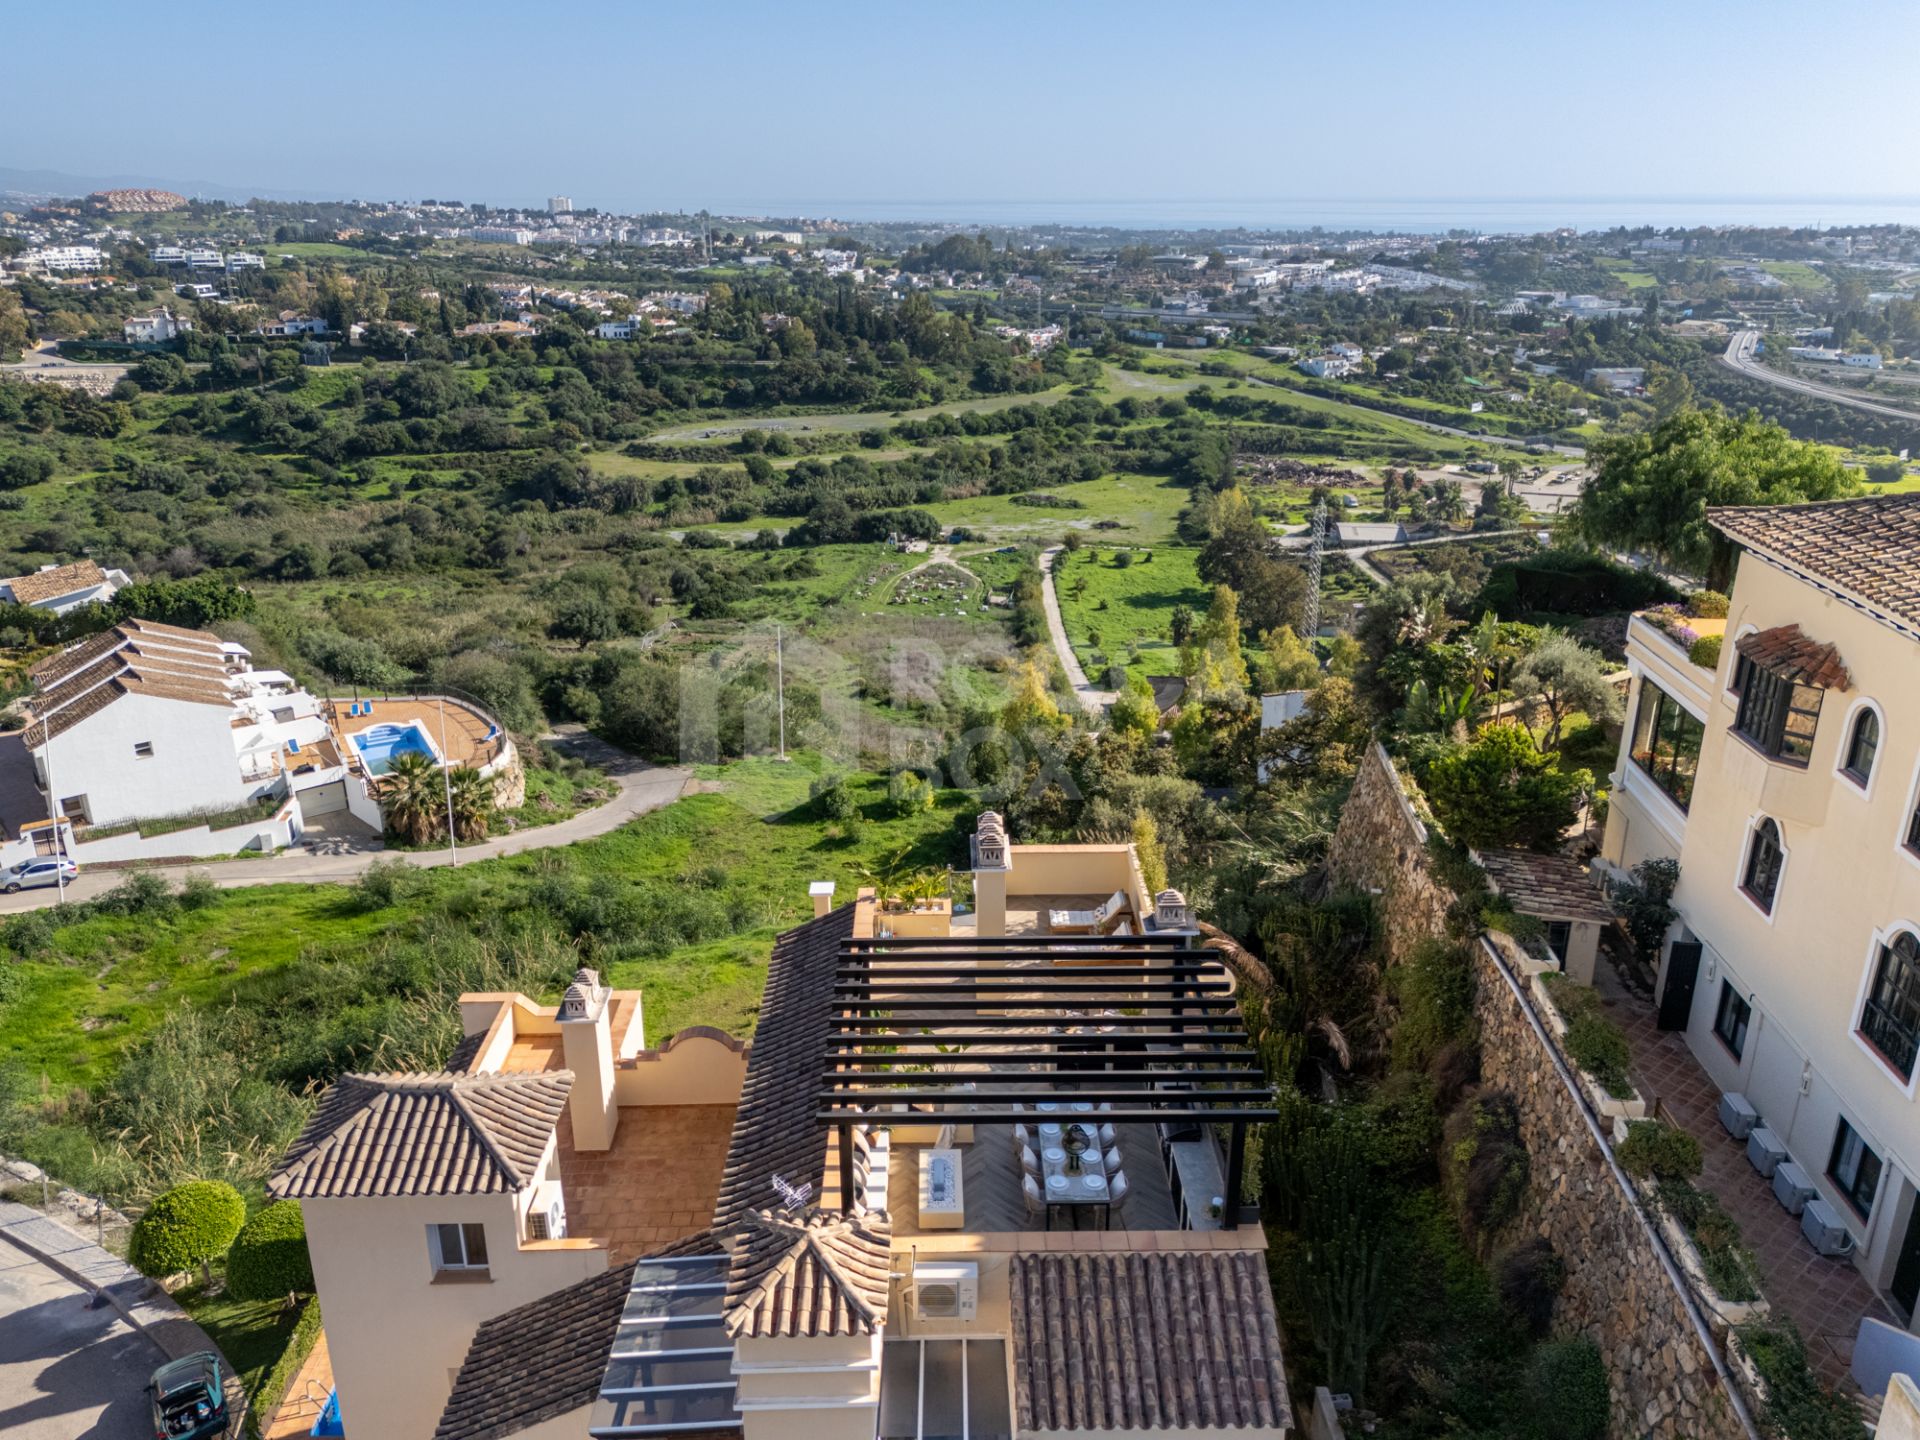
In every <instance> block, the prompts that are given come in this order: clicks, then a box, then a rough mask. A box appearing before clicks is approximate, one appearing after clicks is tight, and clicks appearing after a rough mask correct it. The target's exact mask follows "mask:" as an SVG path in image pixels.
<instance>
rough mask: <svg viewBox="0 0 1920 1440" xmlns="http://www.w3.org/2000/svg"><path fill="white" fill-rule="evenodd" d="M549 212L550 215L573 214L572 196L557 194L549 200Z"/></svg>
mask: <svg viewBox="0 0 1920 1440" xmlns="http://www.w3.org/2000/svg"><path fill="white" fill-rule="evenodd" d="M547 213H548V214H549V215H571V214H572V213H573V199H572V197H571V196H567V195H555V196H554V197H553V198H552V199H551V200H549V201H547Z"/></svg>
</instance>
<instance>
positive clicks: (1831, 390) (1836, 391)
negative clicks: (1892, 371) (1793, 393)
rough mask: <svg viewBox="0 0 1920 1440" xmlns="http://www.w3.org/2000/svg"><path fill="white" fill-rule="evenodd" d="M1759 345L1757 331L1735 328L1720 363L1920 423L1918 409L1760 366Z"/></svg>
mask: <svg viewBox="0 0 1920 1440" xmlns="http://www.w3.org/2000/svg"><path fill="white" fill-rule="evenodd" d="M1759 345H1760V332H1759V331H1758V330H1736V331H1734V332H1733V338H1732V339H1730V340H1728V341H1727V349H1726V353H1725V354H1723V355H1722V356H1721V357H1720V363H1721V364H1722V365H1725V366H1727V367H1728V368H1729V369H1732V370H1738V371H1739V372H1740V373H1741V374H1742V375H1745V376H1747V377H1748V378H1749V379H1753V380H1759V381H1762V382H1763V383H1765V384H1768V385H1777V386H1779V387H1780V388H1781V389H1782V390H1798V391H1799V392H1800V393H1801V394H1802V395H1813V396H1816V397H1818V398H1819V399H1821V400H1831V401H1833V403H1834V404H1836V405H1849V406H1851V407H1852V408H1853V409H1855V410H1870V411H1872V412H1873V413H1874V414H1875V415H1891V416H1892V417H1893V418H1894V419H1896V420H1906V421H1909V422H1911V423H1912V424H1914V425H1917V426H1920V411H1914V410H1902V409H1901V408H1900V407H1899V406H1898V405H1882V404H1881V403H1880V402H1879V401H1877V400H1867V399H1863V398H1862V397H1861V396H1859V395H1857V394H1855V393H1854V392H1853V391H1851V390H1846V389H1843V388H1841V387H1840V386H1838V385H1823V384H1821V383H1820V382H1819V381H1817V380H1803V379H1801V378H1800V377H1799V376H1798V375H1784V374H1782V373H1781V372H1780V371H1778V370H1775V369H1773V368H1772V367H1771V366H1768V365H1762V364H1761V363H1760V361H1759V360H1758V359H1757V358H1756V357H1755V353H1754V352H1755V351H1756V350H1757V349H1758V348H1759Z"/></svg>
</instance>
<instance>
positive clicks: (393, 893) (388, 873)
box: [353, 857, 419, 910]
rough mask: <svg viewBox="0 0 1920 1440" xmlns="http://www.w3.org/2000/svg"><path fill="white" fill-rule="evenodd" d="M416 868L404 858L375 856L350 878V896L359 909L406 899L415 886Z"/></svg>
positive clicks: (380, 907)
mask: <svg viewBox="0 0 1920 1440" xmlns="http://www.w3.org/2000/svg"><path fill="white" fill-rule="evenodd" d="M418 875H419V872H418V871H417V870H415V869H414V868H413V866H411V865H409V864H408V863H407V862H406V861H405V860H401V859H398V858H397V857H396V858H395V859H392V860H376V861H374V862H373V863H372V864H371V865H369V866H368V867H367V868H366V870H365V871H364V872H362V874H361V876H360V878H359V879H358V880H356V881H354V882H353V898H354V900H355V901H356V902H357V903H358V904H359V906H360V908H361V909H362V910H385V909H387V908H388V907H389V906H392V905H397V904H399V903H400V902H401V901H402V900H405V899H406V898H407V897H408V896H409V895H411V894H412V893H413V892H414V891H415V890H416V889H417V888H418V887H417V886H416V885H415V883H414V881H415V880H416V878H417V877H418Z"/></svg>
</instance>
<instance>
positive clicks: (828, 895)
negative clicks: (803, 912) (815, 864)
mask: <svg viewBox="0 0 1920 1440" xmlns="http://www.w3.org/2000/svg"><path fill="white" fill-rule="evenodd" d="M807 898H808V899H810V900H812V901H813V918H814V919H816V920H818V919H819V918H820V917H821V916H822V915H824V914H826V913H827V912H828V911H829V910H831V909H833V881H831V880H816V881H814V882H813V883H812V884H811V885H809V886H807Z"/></svg>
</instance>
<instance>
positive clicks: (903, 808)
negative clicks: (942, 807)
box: [887, 770, 933, 820]
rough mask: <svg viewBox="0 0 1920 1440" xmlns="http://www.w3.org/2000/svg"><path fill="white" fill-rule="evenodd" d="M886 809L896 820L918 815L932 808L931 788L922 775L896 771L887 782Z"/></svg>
mask: <svg viewBox="0 0 1920 1440" xmlns="http://www.w3.org/2000/svg"><path fill="white" fill-rule="evenodd" d="M887 808H888V809H889V810H891V811H892V812H893V814H894V816H895V817H896V818H898V819H902V820H904V819H906V818H907V817H908V816H910V815H918V814H920V813H921V812H922V811H924V810H931V809H932V808H933V786H932V785H930V784H928V783H927V778H926V776H924V775H920V774H917V773H916V772H914V771H912V770H897V771H895V772H894V775H893V778H892V779H890V780H888V781H887Z"/></svg>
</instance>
